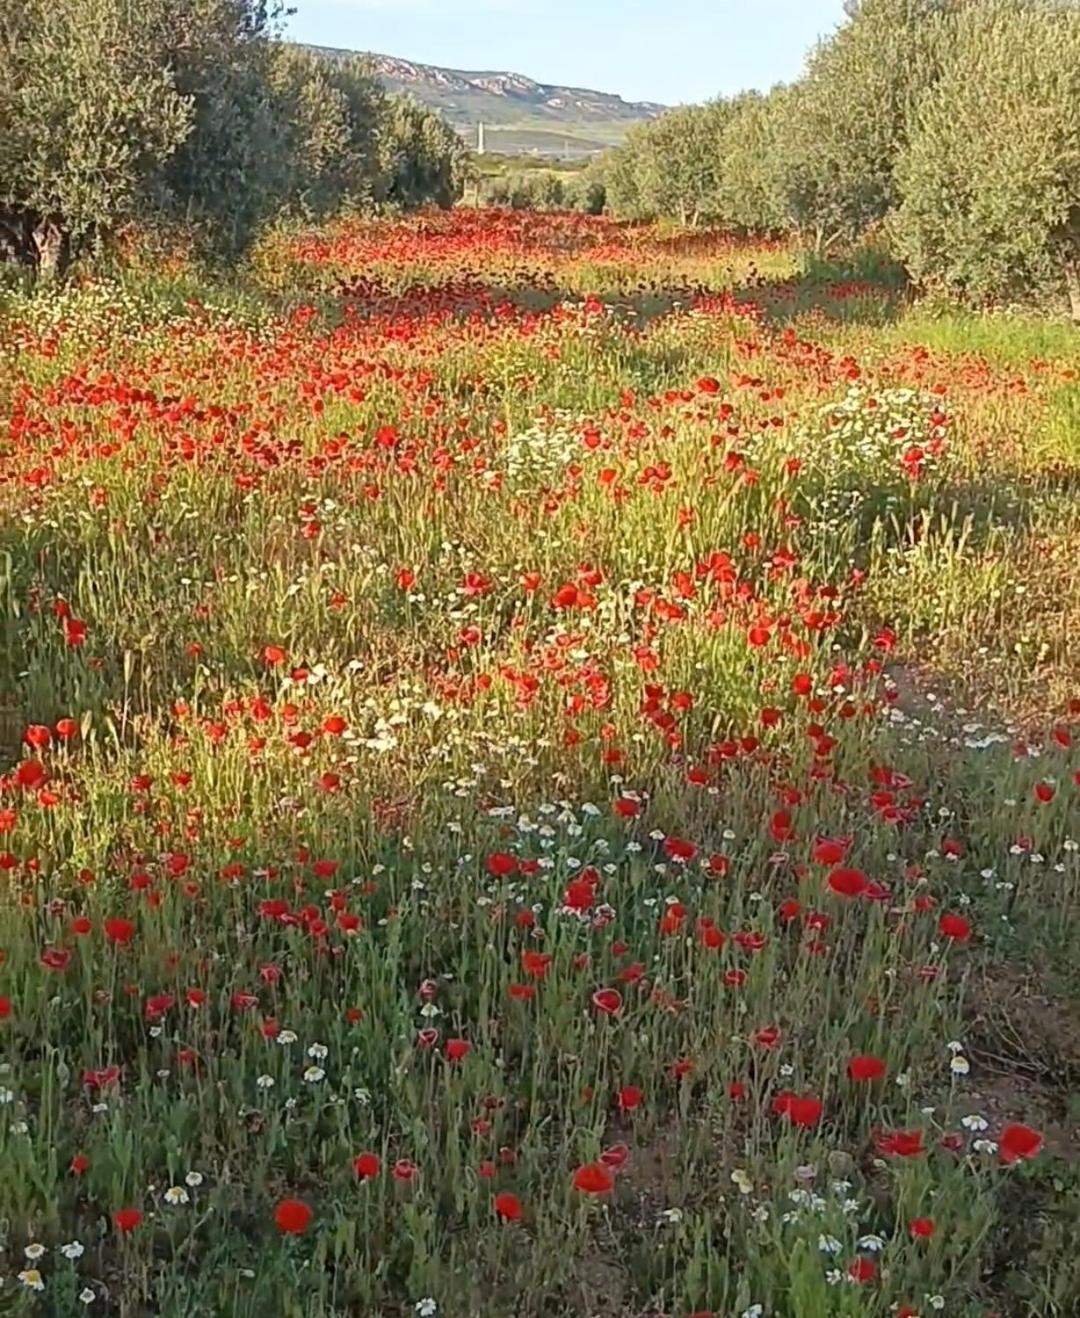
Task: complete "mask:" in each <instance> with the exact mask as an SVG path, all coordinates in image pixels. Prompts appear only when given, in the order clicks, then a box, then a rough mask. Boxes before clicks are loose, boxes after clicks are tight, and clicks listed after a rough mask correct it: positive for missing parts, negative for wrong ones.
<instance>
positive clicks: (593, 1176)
mask: <svg viewBox="0 0 1080 1318" xmlns="http://www.w3.org/2000/svg"><path fill="white" fill-rule="evenodd" d="M614 1186H615V1177H614V1176H613V1175H612V1174H611V1171H610V1170H609V1169H608V1168H607V1167H605V1166H604V1164H603V1163H602V1162H589V1163H586V1164H585V1166H584V1167H579V1168H578V1169H577V1171H576V1172H575V1173H574V1189H575V1190H580V1191H581V1193H582V1194H608V1193H609V1192H610V1191H611V1190H612V1189H613V1188H614Z"/></svg>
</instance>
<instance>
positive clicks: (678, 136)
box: [605, 100, 732, 226]
mask: <svg viewBox="0 0 1080 1318" xmlns="http://www.w3.org/2000/svg"><path fill="white" fill-rule="evenodd" d="M731 115H732V108H731V103H730V102H728V101H725V100H716V101H710V102H708V103H707V104H705V105H685V106H679V107H678V108H677V109H674V110H668V111H667V113H665V114H662V115H660V116H659V117H658V118H656V119H651V120H646V121H645V122H644V123H641V124H635V125H634V127H633V128H632V129H631V130H630V132H629V133H628V134H627V137H626V141H625V142H624V143H623V145H622V146H621V147H620V148H619V149H618V150H617V151H615V152H614V153H613V155H612V158H611V160H610V162H609V164H608V168H607V175H606V180H605V181H606V184H607V194H608V201H609V204H610V205H611V208H612V209H613V210H614V211H615V213H616V214H619V215H625V216H627V217H628V218H632V219H658V218H661V217H671V218H674V219H677V220H678V221H679V223H680V224H685V225H690V226H695V225H697V224H699V223H701V222H702V221H704V220H713V219H716V218H717V216H718V211H719V178H720V139H721V135H722V133H723V131H724V128H725V126H726V124H727V122H728V120H729V119H730V118H731Z"/></svg>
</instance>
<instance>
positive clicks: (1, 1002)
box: [0, 996, 11, 1021]
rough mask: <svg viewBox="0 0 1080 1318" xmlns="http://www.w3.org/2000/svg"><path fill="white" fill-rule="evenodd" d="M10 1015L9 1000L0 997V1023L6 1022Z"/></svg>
mask: <svg viewBox="0 0 1080 1318" xmlns="http://www.w3.org/2000/svg"><path fill="white" fill-rule="evenodd" d="M10 1015H11V999H10V998H5V997H3V996H0V1021H6V1020H7V1018H8V1017H9V1016H10Z"/></svg>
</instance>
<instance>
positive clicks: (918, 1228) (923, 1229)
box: [908, 1217, 934, 1240]
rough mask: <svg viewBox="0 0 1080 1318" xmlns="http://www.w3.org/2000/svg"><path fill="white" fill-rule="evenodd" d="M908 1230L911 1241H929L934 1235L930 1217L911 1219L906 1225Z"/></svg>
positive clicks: (932, 1221)
mask: <svg viewBox="0 0 1080 1318" xmlns="http://www.w3.org/2000/svg"><path fill="white" fill-rule="evenodd" d="M908 1230H909V1231H910V1232H911V1236H912V1239H913V1240H929V1239H930V1237H931V1236H932V1235H933V1234H934V1219H933V1218H932V1217H913V1218H912V1219H911V1221H910V1222H909V1223H908Z"/></svg>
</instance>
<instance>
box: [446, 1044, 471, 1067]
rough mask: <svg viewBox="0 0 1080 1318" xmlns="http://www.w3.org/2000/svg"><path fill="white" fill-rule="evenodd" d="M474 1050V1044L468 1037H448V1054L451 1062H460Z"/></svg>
mask: <svg viewBox="0 0 1080 1318" xmlns="http://www.w3.org/2000/svg"><path fill="white" fill-rule="evenodd" d="M471 1052H472V1044H471V1043H469V1041H468V1040H467V1039H447V1041H446V1055H447V1057H448V1058H449V1059H450V1061H451V1062H460V1061H461V1060H462V1059H463V1058H465V1057H468V1055H469V1053H471Z"/></svg>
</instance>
